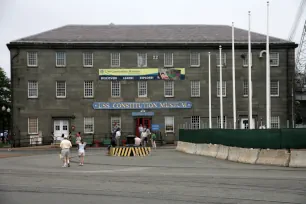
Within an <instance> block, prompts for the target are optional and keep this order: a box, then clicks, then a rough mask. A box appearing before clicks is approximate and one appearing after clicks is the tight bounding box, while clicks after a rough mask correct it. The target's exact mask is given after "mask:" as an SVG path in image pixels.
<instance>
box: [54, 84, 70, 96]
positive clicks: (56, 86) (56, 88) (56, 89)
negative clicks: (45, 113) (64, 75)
mask: <svg viewBox="0 0 306 204" xmlns="http://www.w3.org/2000/svg"><path fill="white" fill-rule="evenodd" d="M60 82H61V83H62V82H64V83H65V96H59V95H58V84H59V83H60ZM55 91H56V98H66V96H67V83H66V81H56V85H55Z"/></svg>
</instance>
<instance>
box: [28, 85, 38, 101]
mask: <svg viewBox="0 0 306 204" xmlns="http://www.w3.org/2000/svg"><path fill="white" fill-rule="evenodd" d="M28 98H38V82H37V81H28Z"/></svg>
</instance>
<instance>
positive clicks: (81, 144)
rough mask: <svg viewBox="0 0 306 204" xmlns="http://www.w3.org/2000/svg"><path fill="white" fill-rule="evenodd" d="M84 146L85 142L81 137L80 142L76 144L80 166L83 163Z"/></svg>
mask: <svg viewBox="0 0 306 204" xmlns="http://www.w3.org/2000/svg"><path fill="white" fill-rule="evenodd" d="M85 146H86V143H84V141H83V139H81V141H80V143H79V144H78V152H79V157H80V164H79V165H80V166H83V165H84V157H85V149H86V148H85Z"/></svg>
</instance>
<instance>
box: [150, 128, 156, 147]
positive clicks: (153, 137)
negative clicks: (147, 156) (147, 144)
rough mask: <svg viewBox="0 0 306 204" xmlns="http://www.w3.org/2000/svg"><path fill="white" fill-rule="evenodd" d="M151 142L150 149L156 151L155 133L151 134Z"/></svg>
mask: <svg viewBox="0 0 306 204" xmlns="http://www.w3.org/2000/svg"><path fill="white" fill-rule="evenodd" d="M151 142H152V148H153V149H155V150H156V134H155V132H152V134H151Z"/></svg>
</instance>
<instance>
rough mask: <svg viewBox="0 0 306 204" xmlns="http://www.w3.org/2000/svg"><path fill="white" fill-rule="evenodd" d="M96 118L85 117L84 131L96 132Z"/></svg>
mask: <svg viewBox="0 0 306 204" xmlns="http://www.w3.org/2000/svg"><path fill="white" fill-rule="evenodd" d="M94 127H95V120H94V118H92V117H91V118H89V117H88V118H84V133H94Z"/></svg>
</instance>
